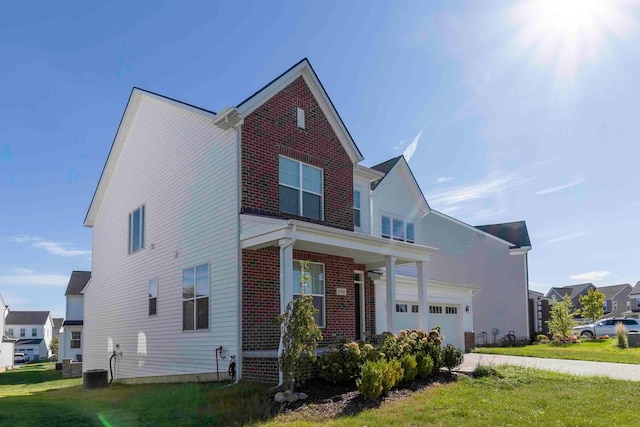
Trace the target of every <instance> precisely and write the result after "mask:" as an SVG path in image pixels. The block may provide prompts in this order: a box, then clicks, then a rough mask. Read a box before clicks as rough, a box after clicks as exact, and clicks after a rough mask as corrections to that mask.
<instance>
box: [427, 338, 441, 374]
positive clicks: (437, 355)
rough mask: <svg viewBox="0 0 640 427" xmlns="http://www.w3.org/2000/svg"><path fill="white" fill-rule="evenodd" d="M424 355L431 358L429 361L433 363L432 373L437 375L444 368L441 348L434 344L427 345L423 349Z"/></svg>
mask: <svg viewBox="0 0 640 427" xmlns="http://www.w3.org/2000/svg"><path fill="white" fill-rule="evenodd" d="M425 353H426V354H427V355H428V356H429V357H431V360H432V361H433V372H435V373H437V372H438V371H440V368H442V367H443V366H444V365H443V360H442V356H443V355H442V348H440V346H438V345H436V344H434V343H429V344H427V346H426V348H425Z"/></svg>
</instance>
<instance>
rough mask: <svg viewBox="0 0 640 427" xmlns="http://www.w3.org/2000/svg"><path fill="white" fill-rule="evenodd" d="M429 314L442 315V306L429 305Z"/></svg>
mask: <svg viewBox="0 0 640 427" xmlns="http://www.w3.org/2000/svg"><path fill="white" fill-rule="evenodd" d="M429 313H430V314H442V306H439V305H430V306H429Z"/></svg>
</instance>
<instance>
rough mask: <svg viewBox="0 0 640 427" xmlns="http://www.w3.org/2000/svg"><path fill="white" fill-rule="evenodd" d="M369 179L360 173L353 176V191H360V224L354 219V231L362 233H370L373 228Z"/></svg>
mask: <svg viewBox="0 0 640 427" xmlns="http://www.w3.org/2000/svg"><path fill="white" fill-rule="evenodd" d="M369 185H370V184H369V181H367V180H366V179H364V178H362V177H361V176H359V175H358V174H354V176H353V191H357V192H358V193H360V208H359V209H358V210H359V211H360V225H359V226H357V225H356V223H355V220H354V227H353V228H354V231H356V232H358V233H362V234H370V233H371V228H370V227H369V223H370V222H371V211H370V209H369V208H370V206H369V202H370V199H369Z"/></svg>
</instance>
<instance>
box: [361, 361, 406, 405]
mask: <svg viewBox="0 0 640 427" xmlns="http://www.w3.org/2000/svg"><path fill="white" fill-rule="evenodd" d="M402 376H403V371H402V366H401V364H400V362H399V361H398V360H392V361H390V362H387V361H386V360H384V359H380V360H377V361H375V362H374V361H367V362H365V363H364V365H362V371H361V373H360V378H359V379H357V380H356V385H357V386H358V391H359V392H360V393H362V395H363V396H364V397H365V398H366V399H377V398H378V397H380V396H381V395H382V394H383V393H388V392H389V390H391V388H392V387H393V386H395V385H396V384H398V383H399V382H400V380H401V379H402Z"/></svg>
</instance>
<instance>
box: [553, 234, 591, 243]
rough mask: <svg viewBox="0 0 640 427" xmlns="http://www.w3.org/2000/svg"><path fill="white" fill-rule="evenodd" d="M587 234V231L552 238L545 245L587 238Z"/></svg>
mask: <svg viewBox="0 0 640 427" xmlns="http://www.w3.org/2000/svg"><path fill="white" fill-rule="evenodd" d="M588 234H589V233H588V232H587V231H578V232H577V233H571V234H565V235H564V236H559V237H554V238H553V239H549V240H547V241H546V242H544V243H545V244H549V243H556V242H562V241H565V240H570V239H577V238H579V237H584V236H587V235H588Z"/></svg>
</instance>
